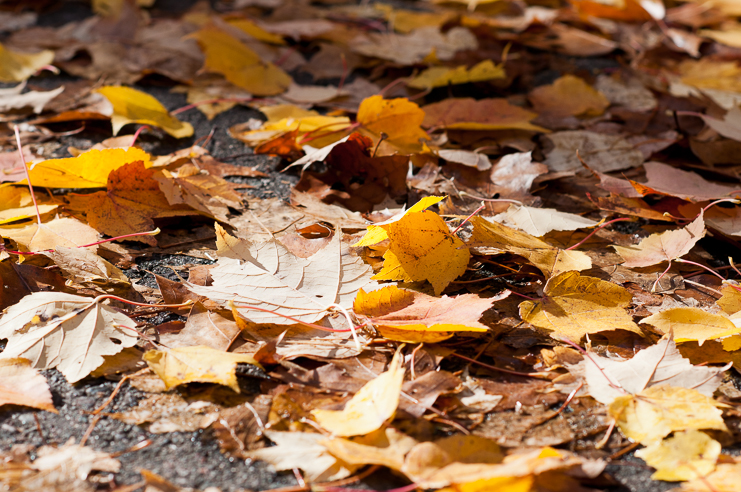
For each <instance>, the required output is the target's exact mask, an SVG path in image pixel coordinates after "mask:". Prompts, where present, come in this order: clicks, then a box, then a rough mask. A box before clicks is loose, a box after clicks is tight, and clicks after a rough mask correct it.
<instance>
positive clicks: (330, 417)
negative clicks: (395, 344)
mask: <svg viewBox="0 0 741 492" xmlns="http://www.w3.org/2000/svg"><path fill="white" fill-rule="evenodd" d="M403 382H404V368H403V367H402V366H401V355H400V352H399V351H397V352H396V354H395V355H394V358H393V360H392V361H391V363H390V364H389V367H388V370H387V371H386V372H383V373H381V374H380V375H378V376H377V377H376V378H374V379H372V380H371V381H370V382H368V383H367V384H366V385H365V386H363V387H362V388H360V390H359V391H358V392H357V393H355V395H354V396H353V397H352V398H351V399H350V401H348V402H347V404H346V405H345V408H344V409H343V410H320V409H317V410H313V411H312V412H311V415H312V416H313V417H314V419H315V420H316V421H317V423H318V424H319V425H320V426H321V427H322V428H324V429H326V430H328V431H329V432H331V433H332V435H334V436H340V437H346V436H361V435H365V434H368V433H370V432H373V431H375V430H378V429H379V428H381V426H383V425H384V424H385V423H386V422H387V421H388V420H389V419H391V418H392V417H393V416H394V414H395V413H396V407H397V406H398V405H399V396H400V394H401V386H402V383H403Z"/></svg>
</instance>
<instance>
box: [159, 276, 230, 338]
mask: <svg viewBox="0 0 741 492" xmlns="http://www.w3.org/2000/svg"><path fill="white" fill-rule="evenodd" d="M157 280H158V283H159V279H157ZM178 285H182V284H178ZM183 287H184V286H183ZM165 301H167V299H165ZM240 333H241V330H240V329H239V326H237V323H236V322H235V321H234V320H233V319H229V318H226V317H224V316H222V315H221V314H220V313H218V312H215V311H209V310H207V309H206V308H205V307H204V306H203V304H201V303H200V302H197V303H195V304H194V305H193V309H191V312H190V313H189V314H188V320H187V321H186V322H185V326H184V327H183V329H182V330H180V331H179V332H178V333H177V334H170V333H165V334H162V335H160V340H161V342H162V344H163V345H164V346H166V347H170V348H178V347H194V346H201V347H210V348H212V349H214V350H220V351H223V352H227V351H228V350H229V348H230V347H231V346H232V344H233V343H234V341H235V340H236V339H237V337H239V334H240Z"/></svg>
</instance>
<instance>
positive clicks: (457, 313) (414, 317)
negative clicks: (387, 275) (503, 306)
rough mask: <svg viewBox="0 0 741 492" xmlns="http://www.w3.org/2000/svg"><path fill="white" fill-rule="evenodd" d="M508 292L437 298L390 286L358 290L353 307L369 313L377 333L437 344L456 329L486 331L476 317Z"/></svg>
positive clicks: (408, 340)
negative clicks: (494, 295) (494, 294)
mask: <svg viewBox="0 0 741 492" xmlns="http://www.w3.org/2000/svg"><path fill="white" fill-rule="evenodd" d="M507 295H509V291H505V292H504V294H503V295H500V296H497V297H490V298H481V297H479V296H477V295H475V294H463V295H460V296H456V297H448V296H443V297H442V298H437V297H432V296H428V295H425V294H422V293H419V292H413V291H409V290H403V289H399V288H398V287H396V286H395V285H389V286H386V287H384V288H382V289H378V290H374V291H371V292H365V291H364V290H363V289H360V291H359V292H358V295H357V296H356V297H355V304H354V305H353V310H354V311H355V313H356V314H361V315H365V316H368V317H369V318H370V319H371V322H372V323H373V326H374V327H375V328H376V329H377V330H378V331H379V333H381V335H382V336H383V337H385V338H388V339H390V340H398V341H403V342H411V343H419V342H427V343H436V342H439V341H442V340H446V339H448V338H450V337H452V336H453V335H454V334H455V332H485V331H488V327H487V326H486V325H483V324H481V323H479V321H478V320H479V318H480V317H481V315H482V314H483V312H484V311H486V310H487V309H489V308H491V306H492V304H494V302H495V301H497V300H499V299H503V298H504V297H506V296H507Z"/></svg>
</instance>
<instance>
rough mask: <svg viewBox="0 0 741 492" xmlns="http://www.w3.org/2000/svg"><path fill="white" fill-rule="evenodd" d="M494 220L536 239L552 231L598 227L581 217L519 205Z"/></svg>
mask: <svg viewBox="0 0 741 492" xmlns="http://www.w3.org/2000/svg"><path fill="white" fill-rule="evenodd" d="M492 219H493V220H495V221H497V222H500V223H502V224H504V225H506V226H508V227H514V228H515V229H519V230H521V231H525V232H526V233H528V234H531V235H533V236H536V237H542V236H545V235H546V234H548V233H549V232H551V231H575V230H576V229H581V228H588V227H594V226H596V225H597V222H595V221H593V220H590V219H586V218H584V217H582V216H580V215H575V214H569V213H566V212H559V211H558V210H556V209H553V208H533V207H525V206H519V205H510V206H509V208H508V209H507V211H506V212H505V213H503V214H499V215H496V216H494V217H492Z"/></svg>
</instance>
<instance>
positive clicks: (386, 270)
mask: <svg viewBox="0 0 741 492" xmlns="http://www.w3.org/2000/svg"><path fill="white" fill-rule="evenodd" d="M383 228H384V229H386V232H387V233H388V236H389V240H390V244H389V249H388V251H387V252H386V254H384V260H385V261H384V265H383V269H382V270H381V271H380V272H378V274H376V275H375V276H374V277H373V278H374V279H376V280H403V281H408V279H412V280H413V281H416V282H421V281H423V280H427V281H428V282H430V283H431V284H432V287H433V289H434V290H435V295H440V293H441V292H442V291H443V290H444V289H445V287H447V286H448V284H449V283H450V282H452V281H453V280H455V279H456V278H458V277H459V276H460V275H462V274H463V272H465V271H466V266H468V260H469V258H470V257H471V254H470V253H469V251H468V248H467V247H466V245H465V243H464V242H463V241H461V240H460V239H459V238H458V237H457V236H455V235H453V234H451V233H450V229H449V228H448V224H446V223H445V221H444V220H443V218H442V217H440V216H439V215H438V214H436V213H435V212H431V211H429V210H425V211H423V212H411V213H406V214H404V216H403V217H402V218H401V219H399V220H398V221H396V222H392V223H390V224H388V225H385V226H383ZM387 262H388V263H387ZM399 270H401V271H399Z"/></svg>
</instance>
